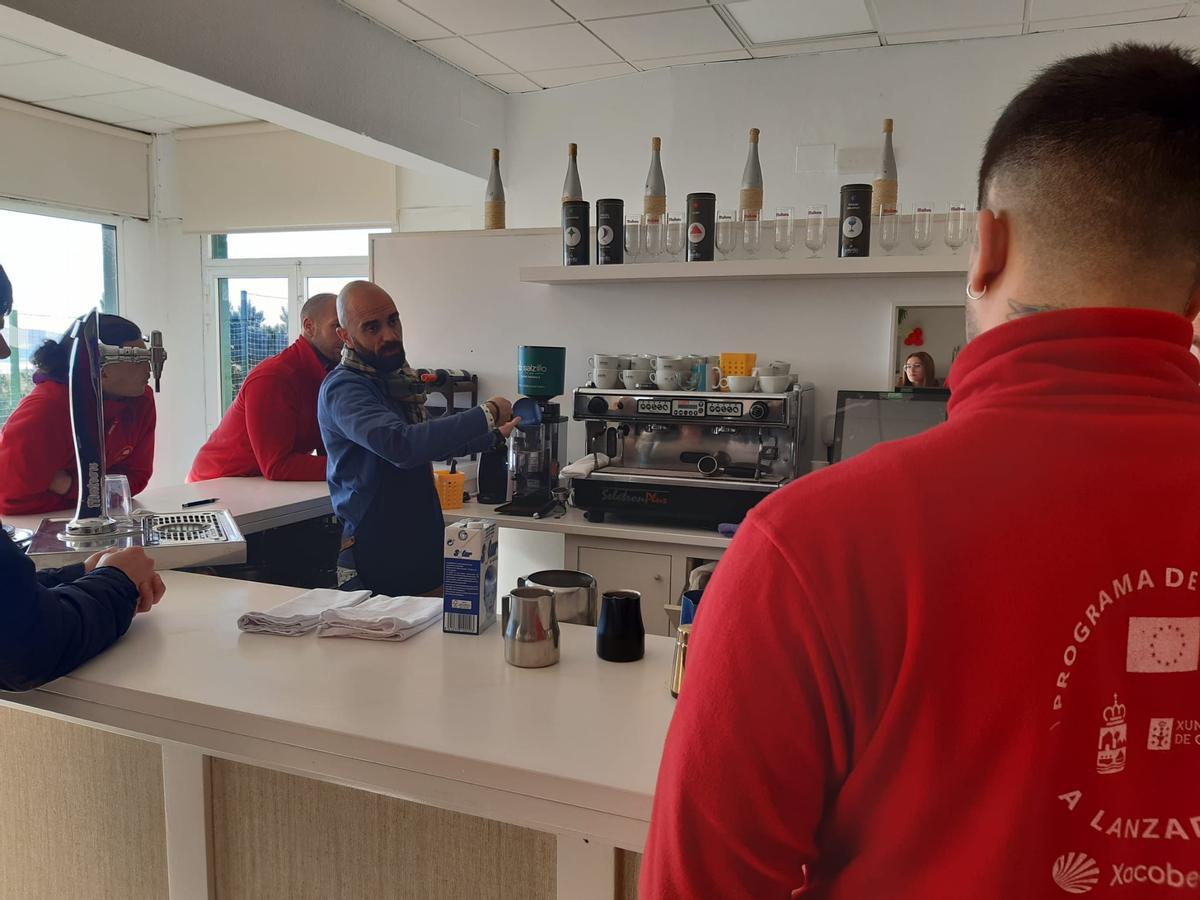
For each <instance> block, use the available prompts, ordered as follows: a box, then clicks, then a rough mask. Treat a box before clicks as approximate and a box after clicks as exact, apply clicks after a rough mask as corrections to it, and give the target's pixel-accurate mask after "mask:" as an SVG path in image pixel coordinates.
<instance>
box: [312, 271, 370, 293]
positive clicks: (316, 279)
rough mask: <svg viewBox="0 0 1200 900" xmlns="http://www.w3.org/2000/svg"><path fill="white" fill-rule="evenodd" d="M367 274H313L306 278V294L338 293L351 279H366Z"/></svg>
mask: <svg viewBox="0 0 1200 900" xmlns="http://www.w3.org/2000/svg"><path fill="white" fill-rule="evenodd" d="M366 277H367V276H366V275H345V276H343V275H335V276H329V275H312V276H310V277H308V278H306V279H304V296H305V297H311V296H313V295H314V294H336V293H338V291H340V290H341V289H342V288H344V287H345V286H346V285H347V284H349V283H350V282H351V281H365V280H366Z"/></svg>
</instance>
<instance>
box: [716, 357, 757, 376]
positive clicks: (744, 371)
mask: <svg viewBox="0 0 1200 900" xmlns="http://www.w3.org/2000/svg"><path fill="white" fill-rule="evenodd" d="M757 362H758V354H757V353H722V354H721V374H722V375H723V376H725V377H726V378H728V377H729V376H730V375H753V374H754V366H755V364H756V363H757Z"/></svg>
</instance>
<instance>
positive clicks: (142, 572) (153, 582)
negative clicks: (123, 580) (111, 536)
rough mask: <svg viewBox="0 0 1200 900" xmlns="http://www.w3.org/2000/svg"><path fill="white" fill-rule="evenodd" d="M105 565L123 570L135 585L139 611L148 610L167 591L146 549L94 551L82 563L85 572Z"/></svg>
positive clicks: (131, 548)
mask: <svg viewBox="0 0 1200 900" xmlns="http://www.w3.org/2000/svg"><path fill="white" fill-rule="evenodd" d="M105 566H111V567H112V568H114V569H119V570H120V571H122V572H124V573H125V576H126V577H127V578H128V579H129V580H130V581H132V582H133V583H134V584H135V585H136V586H137V589H138V605H137V611H138V612H140V613H144V612H149V611H150V608H151V607H152V606H154V604H155V603H157V602H158V601H159V600H161V599H162V597H163V594H165V593H166V592H167V587H166V585H164V584H163V580H162V578H161V577H160V576H159V574H158V573H157V572H155V571H154V560H152V559H151V558H150V557H149V556H147V555H146V551H145V550H143V549H141V548H140V547H130V548H129V549H126V550H114V551H109V552H107V553H95V554H93V555H92V556H89V557H88V558H87V560H86V561H85V562H84V564H83V568H84V571H85V572H91V571H92V570H93V569H100V568H104V567H105Z"/></svg>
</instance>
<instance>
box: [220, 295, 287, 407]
mask: <svg viewBox="0 0 1200 900" xmlns="http://www.w3.org/2000/svg"><path fill="white" fill-rule="evenodd" d="M217 301H218V303H217V309H218V312H219V314H220V316H221V412H222V414H223V413H224V412H225V410H227V409H228V408H229V405H230V404H231V403H233V398H234V397H236V396H237V392H238V389H239V388H240V387H241V386H242V382H243V381H245V379H246V375H247V374H248V373H249V372H250V370H251V369H252V368H254V367H255V366H256V365H258V364H259V363H260V362H262V361H263V360H264V359H266V358H267V357H269V356H274V355H275V354H276V353H278V352H279V351H281V350H283V349H285V348H286V347H287V345H288V280H287V278H283V277H277V278H265V277H263V278H218V279H217Z"/></svg>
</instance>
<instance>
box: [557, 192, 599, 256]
mask: <svg viewBox="0 0 1200 900" xmlns="http://www.w3.org/2000/svg"><path fill="white" fill-rule="evenodd" d="M562 206H563V213H562V227H563V265H564V266H586V265H587V264H588V262H589V260H588V214H589V213H590V212H591V209H592V207H591V204H589V203H588V202H587V201H586V200H567V201H564V202H563V205H562Z"/></svg>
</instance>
